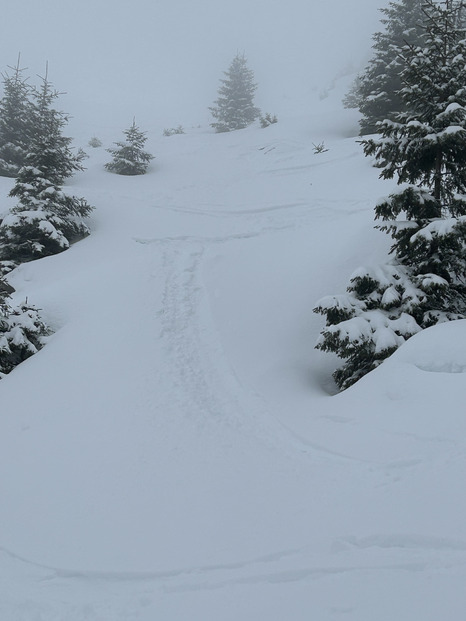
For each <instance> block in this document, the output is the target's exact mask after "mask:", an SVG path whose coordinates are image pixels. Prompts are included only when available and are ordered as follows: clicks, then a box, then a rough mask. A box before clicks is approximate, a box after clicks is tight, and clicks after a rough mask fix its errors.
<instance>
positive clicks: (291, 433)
mask: <svg viewBox="0 0 466 621" xmlns="http://www.w3.org/2000/svg"><path fill="white" fill-rule="evenodd" d="M345 115H347V117H346V116H345ZM336 119H340V120H338V121H336ZM353 121H354V119H353V120H352V119H351V115H350V114H349V113H348V112H347V111H346V112H344V111H341V110H339V111H338V114H335V112H334V110H332V108H331V104H330V103H329V102H328V101H324V102H323V103H322V104H321V106H320V108H319V107H318V106H317V104H316V110H315V112H314V113H312V114H310V115H308V116H306V117H303V118H301V119H283V120H282V119H281V120H280V122H279V123H278V124H277V125H275V126H272V127H269V128H267V129H265V130H261V129H256V128H250V129H247V130H243V131H239V132H234V133H231V134H223V135H214V134H212V133H211V132H210V131H208V130H207V129H193V130H189V131H188V133H187V134H186V135H180V136H173V137H170V138H154V137H151V138H152V140H151V144H150V146H149V150H150V151H152V152H153V153H154V154H155V155H156V156H157V159H156V160H155V161H154V163H153V165H152V168H151V171H150V173H149V174H147V175H146V176H144V177H136V178H125V177H118V176H116V175H111V174H109V173H107V172H105V171H104V169H103V164H104V162H105V161H107V159H108V157H107V155H108V154H106V153H105V152H104V150H103V149H100V150H89V151H90V156H91V157H90V159H89V160H88V161H87V163H88V170H87V171H85V172H84V173H82V174H80V175H78V176H76V177H75V179H73V181H72V183H73V185H71V186H70V187H69V188H68V189H69V190H70V191H72V192H74V193H76V194H78V195H83V196H85V197H86V198H87V199H88V200H89V202H91V203H92V204H94V205H95V206H96V211H95V212H94V216H93V219H92V229H93V233H92V235H91V236H90V237H89V238H87V239H86V240H84V241H82V242H80V243H79V244H76V245H75V246H73V247H72V248H71V249H70V250H69V251H67V252H65V253H63V254H61V255H57V256H54V257H50V258H47V259H42V260H40V261H36V262H33V263H28V264H25V265H22V266H21V267H19V268H18V269H17V270H15V272H13V273H12V274H11V275H10V281H11V282H12V284H13V285H14V286H15V288H16V294H15V296H16V297H17V299H18V300H21V299H24V297H25V296H27V297H28V299H29V301H30V302H32V303H34V304H35V305H37V306H38V307H39V308H42V309H43V311H42V314H43V316H44V317H45V319H46V320H47V321H48V322H49V324H51V325H52V326H53V328H54V329H55V333H54V335H53V336H52V337H51V338H50V342H49V343H48V345H47V346H46V347H45V348H44V349H43V350H42V351H41V352H40V353H39V354H38V355H36V356H34V357H33V358H31V359H30V360H28V361H27V362H25V363H24V364H22V365H21V366H20V367H18V368H17V369H15V371H14V372H13V373H11V374H10V375H9V376H8V377H7V378H6V379H4V380H2V382H1V383H0V404H1V414H0V502H1V505H0V619H2V621H3V620H4V621H62V620H64V619H66V620H67V621H84V620H86V621H109V620H112V621H133V620H137V621H154V619H156V620H161V621H175V620H176V621H182V620H185V619H186V620H189V621H207V620H209V621H210V620H216V621H239V620H241V621H258V620H262V619H267V621H285V620H286V621H289V620H292V621H305V620H306V621H309V619H315V620H318V621H337V620H342V619H344V620H345V621H346V620H347V621H375V620H376V621H393V620H394V619H396V620H397V621H437V620H440V619H442V620H443V619H449V620H451V621H457V620H458V621H459V620H461V619H463V618H464V611H465V609H466V594H465V590H464V584H465V583H466V521H465V519H464V516H465V514H466V494H465V491H464V481H465V476H466V451H465V438H466V416H465V405H464V404H465V403H466V383H465V381H464V377H465V376H464V373H466V353H465V351H466V348H465V347H464V343H465V340H466V322H457V323H454V324H448V325H443V326H438V327H436V328H433V329H430V330H427V331H425V332H424V333H421V334H419V335H417V336H416V337H414V338H413V339H412V340H411V341H409V342H408V343H407V344H406V345H405V346H404V347H403V348H401V349H400V350H399V351H398V352H397V353H396V354H395V355H394V356H393V357H392V358H391V359H389V360H388V361H387V362H386V363H384V364H383V365H382V366H381V367H380V368H379V369H378V370H377V371H376V372H374V373H372V374H370V375H369V376H366V377H365V378H364V379H363V380H361V381H360V382H359V383H358V384H357V385H355V386H354V387H353V388H351V389H350V390H348V391H346V392H345V393H343V394H339V395H335V394H334V392H335V391H334V387H333V385H332V382H331V379H330V376H331V372H332V370H333V369H334V367H335V364H336V361H335V360H334V359H332V358H331V357H330V356H327V355H324V354H322V353H320V352H317V351H315V350H313V346H314V342H315V340H316V338H317V335H318V333H319V330H320V328H321V326H322V320H321V318H320V317H318V316H316V315H314V314H313V313H312V308H313V305H314V304H315V302H316V301H317V300H318V299H319V298H320V297H321V296H323V295H326V294H331V293H338V292H342V291H343V290H344V287H345V286H346V283H347V279H348V277H349V275H350V274H351V272H352V271H353V270H354V269H355V268H356V267H358V266H359V265H360V264H361V263H368V262H369V263H370V262H377V261H379V260H382V261H383V260H384V258H385V256H386V252H387V249H388V247H389V239H386V236H384V235H383V234H382V233H380V232H377V231H374V230H373V222H372V220H373V211H372V210H373V205H374V203H375V201H376V200H377V199H378V198H379V197H380V196H381V195H385V194H388V193H389V192H390V190H391V186H390V184H389V183H387V182H381V181H379V180H378V178H377V171H376V170H375V169H373V168H371V166H370V162H369V161H367V160H365V159H364V157H363V155H362V153H361V148H360V146H359V145H358V144H357V143H356V141H355V139H354V138H351V137H345V136H348V135H349V134H350V133H351V127H352V122H353ZM118 132H119V128H116V129H115V134H116V135H118ZM322 140H325V145H326V147H327V148H328V151H327V152H325V153H322V154H315V153H314V148H313V146H312V143H319V142H321V141H322ZM0 186H1V187H0V190H1V193H2V196H5V195H6V194H7V192H8V189H9V187H10V186H11V180H7V179H0ZM2 204H3V205H4V206H5V207H6V206H7V205H8V204H9V202H8V201H6V200H5V201H4V202H3V203H2Z"/></svg>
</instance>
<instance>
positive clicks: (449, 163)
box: [315, 0, 466, 388]
mask: <svg viewBox="0 0 466 621" xmlns="http://www.w3.org/2000/svg"><path fill="white" fill-rule="evenodd" d="M423 11H424V13H423V15H424V17H423V25H424V29H425V44H424V47H423V48H420V47H416V46H412V45H408V46H406V47H405V48H404V50H403V63H404V69H403V71H402V74H401V81H402V88H401V89H400V96H401V97H402V100H403V104H404V106H403V107H404V111H403V112H401V113H400V114H398V116H397V119H396V120H394V121H390V120H385V121H384V122H383V123H382V124H381V125H380V131H381V137H380V138H378V139H370V140H365V141H363V145H364V151H365V154H366V155H370V156H375V158H376V160H378V161H381V162H382V163H383V169H382V172H381V175H380V176H381V177H382V178H384V179H393V178H396V180H397V182H398V184H399V185H400V186H401V188H400V191H399V192H396V193H394V194H392V195H391V196H390V197H389V198H388V199H387V200H383V201H381V202H380V203H379V204H378V205H377V206H376V208H375V215H376V218H377V219H380V220H382V221H383V224H382V225H380V226H379V228H380V229H382V230H384V231H386V232H388V233H389V234H390V235H391V237H392V238H393V240H394V243H393V246H392V249H391V251H392V253H393V255H394V258H393V260H392V261H391V263H390V264H387V265H385V266H381V267H378V268H361V269H360V270H358V271H357V272H356V273H355V274H353V276H352V277H351V284H350V286H349V287H348V290H347V294H346V295H343V296H332V297H329V298H324V299H323V300H321V301H320V302H319V303H318V306H317V308H316V309H315V310H316V312H319V313H322V314H324V315H325V316H326V319H327V327H326V328H325V329H324V331H323V333H322V335H321V338H320V340H319V342H318V344H317V347H318V348H319V349H322V350H324V351H333V352H335V353H337V354H338V355H339V356H340V357H341V358H343V359H344V360H345V365H344V366H343V368H342V369H339V370H338V371H336V373H335V374H334V377H335V380H336V382H337V383H338V385H339V386H340V388H346V387H348V386H350V385H351V384H352V383H354V382H355V381H357V380H358V379H359V378H360V377H362V376H363V375H364V374H365V373H367V372H368V371H370V370H372V369H373V368H375V367H376V366H378V365H379V364H380V362H381V361H382V360H384V359H385V358H386V357H387V356H389V355H390V354H392V353H393V352H394V351H395V350H396V349H397V347H399V346H400V345H401V344H402V343H403V342H404V341H405V340H406V339H407V338H410V336H412V335H413V334H415V333H416V332H419V331H420V330H422V329H424V328H427V327H430V326H432V325H435V324H436V323H438V322H441V321H449V320H454V319H459V318H464V317H466V88H465V86H464V75H465V73H466V40H465V36H466V32H465V30H464V28H463V27H462V23H463V11H464V3H463V2H462V1H458V2H455V1H454V0H446V2H443V3H441V4H439V3H436V2H433V0H426V2H425V3H424V9H423Z"/></svg>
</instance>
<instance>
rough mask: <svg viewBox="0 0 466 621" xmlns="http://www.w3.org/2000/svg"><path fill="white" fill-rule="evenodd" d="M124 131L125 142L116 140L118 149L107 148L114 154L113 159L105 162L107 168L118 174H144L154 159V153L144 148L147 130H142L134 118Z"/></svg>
mask: <svg viewBox="0 0 466 621" xmlns="http://www.w3.org/2000/svg"><path fill="white" fill-rule="evenodd" d="M123 133H124V134H125V136H126V140H125V142H116V143H115V144H116V146H117V147H118V148H117V149H107V151H108V152H109V153H111V155H113V160H112V161H111V162H108V164H105V168H106V169H107V170H109V171H110V172H114V173H116V174H117V175H129V176H131V175H144V174H145V173H146V171H147V167H148V166H149V163H150V161H151V160H152V159H154V156H153V155H151V154H150V153H147V152H146V151H144V149H143V147H144V144H145V142H146V140H147V136H146V132H141V131H140V130H139V128H138V127H137V126H136V121H135V120H134V119H133V123H132V125H131V127H130V128H129V129H126V130H124V131H123Z"/></svg>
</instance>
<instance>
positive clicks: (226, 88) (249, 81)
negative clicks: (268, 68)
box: [209, 54, 260, 133]
mask: <svg viewBox="0 0 466 621" xmlns="http://www.w3.org/2000/svg"><path fill="white" fill-rule="evenodd" d="M224 74H225V79H222V80H220V82H221V86H220V88H219V90H218V95H219V96H218V99H217V100H216V101H215V102H214V103H215V105H214V106H212V107H211V108H209V110H210V111H211V113H212V116H213V117H214V119H216V120H215V122H214V123H211V127H213V128H214V129H215V131H216V132H217V133H220V132H230V131H234V130H236V129H244V128H245V127H248V125H251V123H254V121H255V120H256V119H257V118H258V117H259V116H260V110H259V109H258V108H256V107H255V106H254V93H255V92H256V89H257V84H255V83H254V73H253V72H252V71H251V69H248V67H247V62H246V58H245V57H244V55H242V56H240V55H239V54H237V55H236V56H235V58H234V59H233V61H232V62H231V65H230V67H229V69H228V71H225V72H224Z"/></svg>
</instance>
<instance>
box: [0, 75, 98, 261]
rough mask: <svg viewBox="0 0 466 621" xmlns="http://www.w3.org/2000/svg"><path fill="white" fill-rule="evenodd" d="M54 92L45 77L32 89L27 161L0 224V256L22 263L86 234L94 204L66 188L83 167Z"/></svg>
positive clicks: (66, 244) (58, 248) (65, 246)
mask: <svg viewBox="0 0 466 621" xmlns="http://www.w3.org/2000/svg"><path fill="white" fill-rule="evenodd" d="M57 97H58V93H57V92H56V91H55V90H53V89H52V86H51V84H50V82H49V81H48V79H47V77H45V78H43V80H42V86H41V88H40V89H38V90H36V91H35V92H34V109H33V131H32V132H31V136H30V141H29V148H28V153H27V156H26V158H25V165H24V166H23V167H22V168H21V169H20V171H19V173H18V176H17V178H16V183H15V185H14V187H13V189H12V190H11V192H10V196H12V197H15V198H17V199H18V204H17V205H16V206H15V207H13V208H12V209H11V210H10V211H9V213H7V215H6V216H5V217H4V218H3V220H2V222H1V224H0V259H1V260H3V261H13V262H15V263H22V262H25V261H30V260H32V259H36V258H39V257H41V256H47V255H51V254H56V253H58V252H61V251H63V250H66V249H67V248H68V247H69V245H70V244H71V243H72V242H74V241H77V240H78V239H81V238H83V237H85V236H86V235H87V234H88V233H89V229H88V227H87V225H86V224H85V222H84V219H85V218H86V216H88V215H89V214H90V212H91V210H92V207H91V206H90V205H89V204H88V203H87V202H86V201H85V200H84V199H82V198H76V197H74V196H69V195H67V194H65V193H64V192H63V190H62V184H63V182H64V181H65V179H67V178H68V177H70V176H72V175H73V173H74V172H76V171H79V170H83V167H82V165H81V159H82V156H81V155H79V154H77V155H75V154H73V152H72V151H71V148H70V143H71V141H72V139H71V138H67V137H65V136H63V135H62V129H63V127H64V126H65V125H66V123H67V120H68V119H67V116H66V115H65V114H64V113H62V112H59V111H57V110H55V108H54V107H53V104H54V101H55V99H56V98H57Z"/></svg>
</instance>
